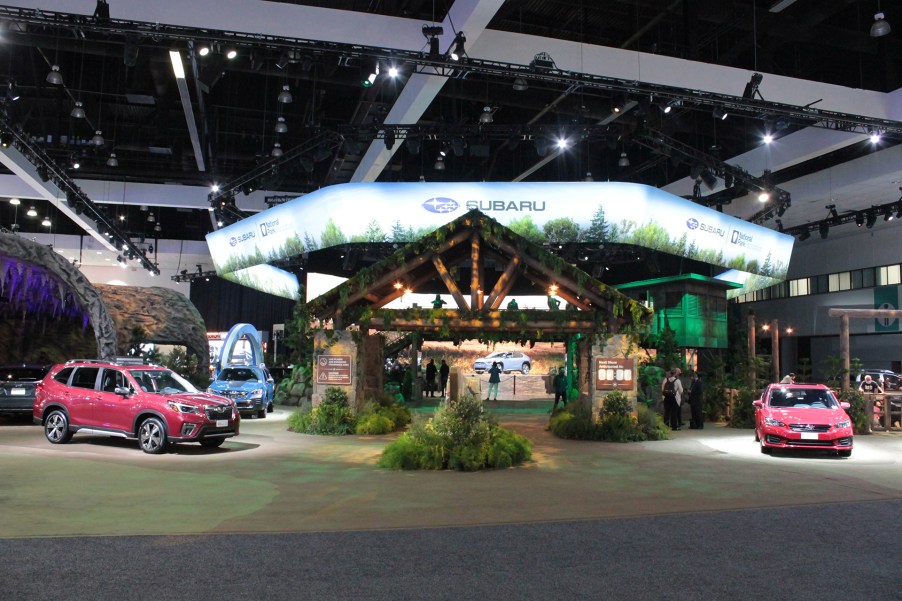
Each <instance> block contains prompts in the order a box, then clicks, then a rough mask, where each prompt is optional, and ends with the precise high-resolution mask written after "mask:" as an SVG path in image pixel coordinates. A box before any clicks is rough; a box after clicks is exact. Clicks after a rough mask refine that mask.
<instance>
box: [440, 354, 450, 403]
mask: <svg viewBox="0 0 902 601" xmlns="http://www.w3.org/2000/svg"><path fill="white" fill-rule="evenodd" d="M450 373H451V368H450V367H448V364H447V363H446V362H445V360H444V359H442V364H441V366H440V367H439V368H438V381H439V384H440V385H441V389H442V394H441V396H445V387H446V386H447V385H448V374H450Z"/></svg>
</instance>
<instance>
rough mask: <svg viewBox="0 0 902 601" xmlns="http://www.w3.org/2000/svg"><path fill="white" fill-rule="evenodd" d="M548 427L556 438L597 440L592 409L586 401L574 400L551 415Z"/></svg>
mask: <svg viewBox="0 0 902 601" xmlns="http://www.w3.org/2000/svg"><path fill="white" fill-rule="evenodd" d="M548 429H549V430H551V433H552V434H554V435H555V436H557V437H558V438H567V439H573V440H597V437H598V433H597V427H596V424H595V417H594V416H593V415H592V409H591V408H590V407H589V406H588V404H586V403H582V402H579V401H577V402H574V403H570V404H569V405H567V407H566V408H565V409H560V410H558V411H555V412H554V413H553V414H552V415H551V421H550V422H549V424H548Z"/></svg>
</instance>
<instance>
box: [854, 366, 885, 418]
mask: <svg viewBox="0 0 902 601" xmlns="http://www.w3.org/2000/svg"><path fill="white" fill-rule="evenodd" d="M858 392H860V393H862V394H865V395H867V397H868V399H869V400H871V401H872V403H873V406H874V425H875V426H878V427H879V426H880V425H881V424H880V417H881V415H882V414H883V404H882V403H881V402H880V401H879V400H877V398H876V397H875V396H874V395H876V394H883V388H882V387H881V386H880V383H879V382H875V381H874V380H873V378H871V376H865V377H864V380H862V381H861V386H859V387H858Z"/></svg>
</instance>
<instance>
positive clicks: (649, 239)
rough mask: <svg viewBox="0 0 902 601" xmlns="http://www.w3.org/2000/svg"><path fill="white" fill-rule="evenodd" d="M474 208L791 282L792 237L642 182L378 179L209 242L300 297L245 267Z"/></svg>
mask: <svg viewBox="0 0 902 601" xmlns="http://www.w3.org/2000/svg"><path fill="white" fill-rule="evenodd" d="M473 209H477V210H479V211H481V212H483V213H485V214H486V215H488V216H489V217H491V218H493V219H495V220H496V221H498V222H499V223H501V224H502V225H504V226H507V227H509V228H511V229H512V230H513V231H515V232H516V233H518V234H521V235H524V236H526V237H527V238H529V239H531V240H532V241H534V242H538V243H541V242H543V241H546V240H548V238H549V236H551V237H553V238H554V240H555V241H560V242H571V241H585V242H614V243H622V244H634V245H637V246H642V247H645V248H651V249H655V250H659V251H662V252H666V253H670V254H673V255H677V256H682V257H687V258H691V259H696V260H699V261H703V262H706V263H710V264H713V265H717V266H720V267H724V268H730V269H735V270H737V271H744V272H747V273H751V274H756V275H760V276H764V277H763V278H762V280H765V279H766V280H768V281H774V280H781V279H784V278H785V276H786V271H787V269H788V267H789V258H790V256H791V254H792V245H793V240H794V239H793V237H792V236H789V235H786V234H781V233H779V232H777V231H775V230H770V229H767V228H765V227H761V226H758V225H755V224H752V223H748V222H746V221H743V220H741V219H737V218H735V217H731V216H729V215H724V214H723V213H720V212H718V211H715V210H713V209H709V208H707V207H703V206H701V205H698V204H696V203H694V202H691V201H689V200H686V199H684V198H680V197H679V196H674V195H673V194H670V193H668V192H664V191H662V190H659V189H657V188H652V187H649V186H644V185H641V184H630V183H620V182H562V183H557V182H514V183H510V182H472V183H438V182H436V183H427V182H413V183H406V182H401V183H378V182H377V183H356V184H339V185H335V186H330V187H327V188H323V189H321V190H317V191H316V192H312V193H310V194H307V195H305V196H302V197H299V198H296V199H295V200H292V201H289V202H286V203H284V204H281V205H278V206H275V207H273V208H271V209H268V210H266V211H263V212H261V213H258V214H256V215H253V216H251V217H249V218H247V219H243V220H241V221H239V222H237V223H234V224H232V225H229V226H227V227H224V228H222V229H220V230H218V231H215V232H212V233H210V234H208V235H207V245H208V246H209V248H210V255H211V256H212V258H213V264H214V266H215V268H216V270H217V272H218V273H219V274H220V275H222V276H223V277H225V278H227V279H230V280H232V281H235V282H238V283H241V284H244V285H246V286H249V287H252V288H255V289H257V290H262V291H265V292H270V293H272V294H276V295H278V296H283V297H286V298H294V299H299V298H300V296H299V290H298V286H297V280H296V279H295V280H294V281H293V282H292V281H291V279H290V278H291V277H293V276H290V274H286V273H285V272H284V271H281V270H278V269H275V268H272V267H269V269H248V268H251V267H254V266H261V265H264V264H266V263H268V262H270V261H274V260H278V259H282V258H286V257H292V256H295V255H298V254H300V253H302V252H305V251H312V250H317V249H320V248H327V247H330V246H336V245H341V244H347V243H354V242H399V243H404V242H409V241H412V240H416V239H418V238H419V237H421V236H423V235H426V234H428V233H430V232H432V231H433V230H435V229H436V228H438V227H440V226H442V225H445V224H446V223H448V222H450V221H453V220H454V219H457V218H458V217H460V216H461V215H463V214H464V213H466V212H468V211H470V210H473ZM282 274H284V275H282ZM285 276H289V277H288V278H286V277H285ZM749 290H750V288H745V289H743V292H747V291H749Z"/></svg>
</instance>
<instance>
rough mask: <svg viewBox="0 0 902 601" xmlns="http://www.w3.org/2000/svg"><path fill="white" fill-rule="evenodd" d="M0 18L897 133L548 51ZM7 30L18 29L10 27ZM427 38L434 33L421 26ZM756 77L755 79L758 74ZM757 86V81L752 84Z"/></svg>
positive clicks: (4, 13)
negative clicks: (576, 66)
mask: <svg viewBox="0 0 902 601" xmlns="http://www.w3.org/2000/svg"><path fill="white" fill-rule="evenodd" d="M0 20H4V21H14V22H19V23H23V24H26V25H31V26H34V27H36V28H45V29H56V30H58V31H57V35H72V33H73V32H75V34H76V35H78V36H82V35H84V34H85V33H86V32H88V33H96V34H100V35H102V36H104V37H105V38H107V39H110V38H113V39H119V38H121V39H122V40H126V39H127V38H129V36H131V38H132V39H143V38H147V39H152V40H155V41H159V40H163V39H165V40H167V41H169V42H171V43H173V44H176V45H177V44H184V46H185V47H186V48H187V46H188V45H189V44H190V43H193V42H194V40H198V39H202V40H207V41H208V42H210V43H217V42H218V43H220V44H222V45H227V46H229V47H234V48H240V47H245V48H254V49H267V50H272V51H273V52H277V53H279V52H285V53H288V52H292V53H299V52H303V53H307V54H311V55H319V56H323V55H328V56H330V57H333V58H334V59H335V60H336V61H337V63H338V64H339V65H343V64H350V63H356V64H359V63H360V61H361V60H363V59H376V60H377V61H381V62H384V63H385V64H392V65H397V66H400V65H405V66H407V68H409V69H413V70H415V71H418V72H423V73H429V74H433V75H434V74H438V75H442V76H446V77H458V78H466V77H468V76H469V75H470V74H480V75H483V76H489V77H498V78H504V79H510V80H515V79H516V80H521V82H522V83H521V84H520V85H526V84H527V83H528V82H536V83H544V84H546V85H548V84H551V85H556V86H560V87H562V88H565V89H570V88H572V89H581V90H584V91H591V90H604V91H607V92H617V93H620V94H625V95H633V96H636V97H638V96H651V97H654V98H656V99H660V100H661V101H664V102H668V101H671V100H679V101H682V103H683V106H684V107H689V106H695V107H696V108H704V109H706V110H712V109H715V110H718V111H719V112H721V113H723V114H729V115H742V116H746V117H751V118H755V119H762V120H774V119H777V118H781V117H782V118H785V119H787V120H789V121H792V122H794V123H796V124H799V125H805V126H809V127H822V128H828V129H840V130H844V131H859V130H868V131H879V132H884V133H887V134H891V135H898V136H902V121H896V120H890V119H879V118H875V117H868V116H863V115H854V114H849V113H839V112H836V111H828V110H823V109H819V108H816V107H814V106H813V105H814V104H816V103H817V102H818V100H815V101H813V102H811V103H809V104H807V105H804V106H797V105H791V104H784V103H779V102H772V101H767V100H763V99H762V98H761V97H760V94H757V97H755V96H752V97H744V96H748V94H745V93H744V94H743V95H737V96H733V95H727V94H720V93H715V92H709V91H704V90H691V89H687V88H678V87H675V86H666V85H660V84H652V83H646V82H641V81H636V80H625V79H618V78H614V77H607V76H602V75H595V74H588V73H580V72H575V71H567V70H563V69H559V68H558V67H557V65H556V64H555V63H554V61H553V59H551V57H550V56H548V55H547V53H543V54H545V56H543V57H542V58H543V59H547V60H541V61H539V60H537V59H538V55H537V56H536V57H535V58H533V59H532V61H531V63H530V64H528V65H524V64H514V63H502V62H498V61H490V60H483V59H479V58H473V57H467V60H466V61H454V60H453V59H452V58H451V57H450V53H445V54H442V53H440V52H433V51H432V48H431V46H430V48H429V50H423V51H413V50H399V49H392V48H377V47H372V46H361V45H357V44H341V43H335V42H325V41H319V40H306V39H300V38H288V37H282V36H272V35H264V34H258V33H254V34H248V33H242V32H235V31H224V30H212V29H198V28H189V27H182V26H174V25H161V24H160V23H150V22H145V21H130V20H125V19H109V20H106V19H102V20H99V19H95V18H92V17H91V16H90V15H76V14H71V13H61V12H53V11H46V10H36V9H31V8H16V7H8V6H0ZM8 35H16V34H15V32H12V33H8ZM424 35H426V37H427V39H429V38H430V37H431V38H433V39H437V36H434V35H432V36H430V35H429V32H425V31H424ZM758 83H759V84H760V80H759V81H758ZM756 87H757V86H756Z"/></svg>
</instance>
